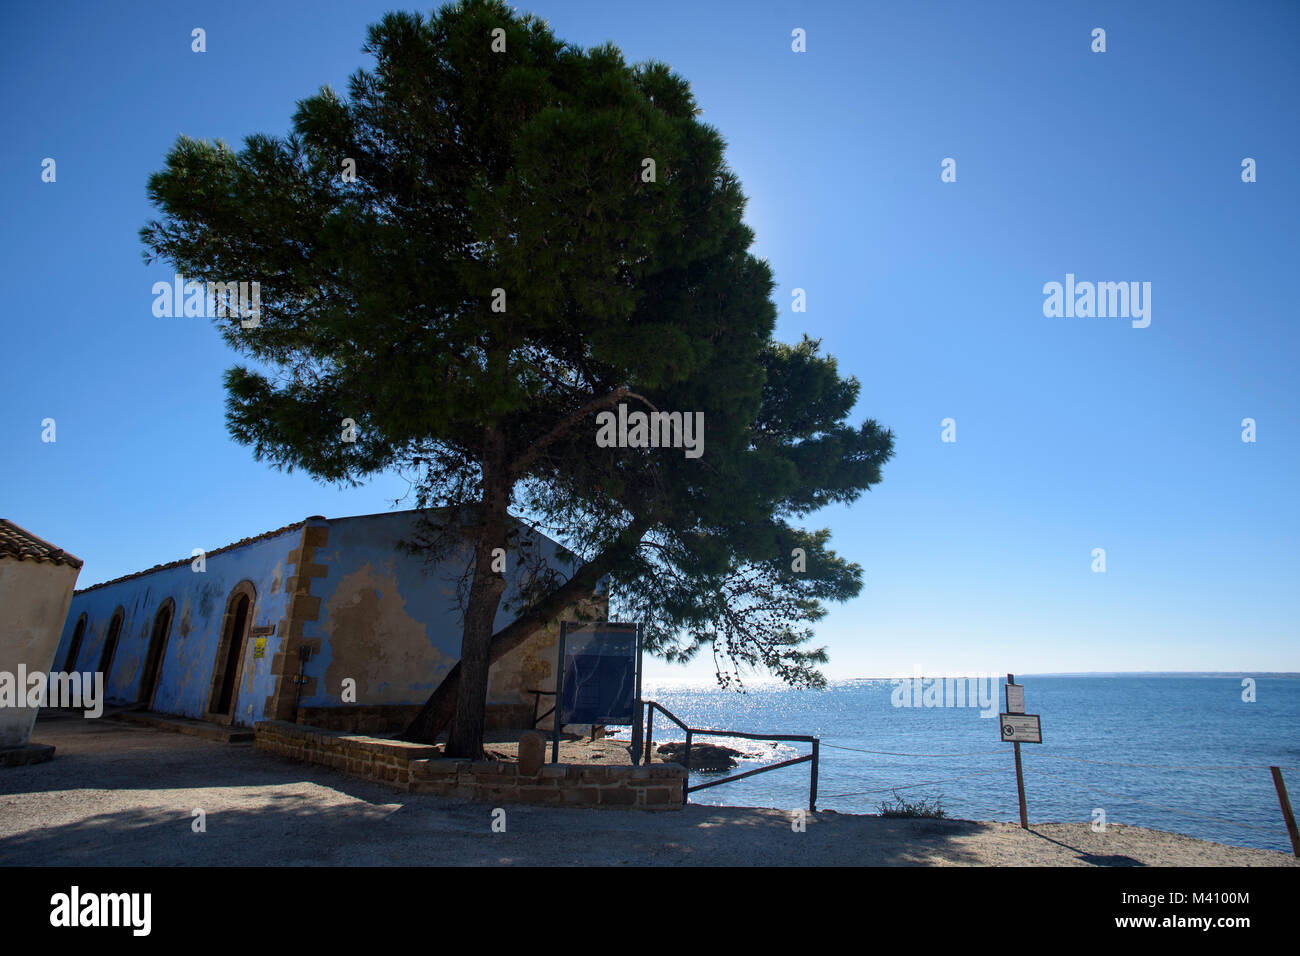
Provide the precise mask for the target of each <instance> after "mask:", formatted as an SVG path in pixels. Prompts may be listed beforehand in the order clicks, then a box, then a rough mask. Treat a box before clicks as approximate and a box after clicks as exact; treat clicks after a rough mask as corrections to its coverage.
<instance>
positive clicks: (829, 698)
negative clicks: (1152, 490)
mask: <svg viewBox="0 0 1300 956" xmlns="http://www.w3.org/2000/svg"><path fill="white" fill-rule="evenodd" d="M1004 680H1005V675H1003V677H1002V678H992V677H987V676H986V677H984V678H983V681H984V687H983V689H982V694H981V691H980V689H979V688H978V687H976V686H975V685H974V684H972V682H971V681H970V680H966V681H964V686H963V690H964V691H966V693H965V694H964V695H963V696H964V697H965V698H966V700H965V701H962V703H965V704H966V706H926V702H927V695H926V691H927V690H929V692H930V693H929V696H928V700H929V703H931V704H935V703H937V702H938V700H939V697H940V692H938V691H935V690H934V687H935V684H934V683H933V682H932V681H931V680H929V679H920V678H909V679H907V680H905V681H904V680H901V679H894V678H889V679H867V678H864V679H859V680H837V681H831V682H830V683H829V685H828V686H827V687H826V688H825V689H821V690H797V689H793V688H789V687H786V686H783V685H780V684H766V683H762V684H751V685H749V686H748V687H747V688H746V691H745V693H737V692H736V691H733V690H723V689H720V688H718V687H717V686H716V685H715V684H711V683H710V684H706V683H702V682H697V681H680V680H679V681H646V683H645V684H644V686H643V688H642V697H643V698H644V699H646V700H654V701H656V702H658V703H659V704H661V705H662V706H663V707H665V708H667V709H668V710H669V711H671V712H672V713H673V714H675V715H676V716H677V717H678V718H679V719H681V720H682V721H683V722H684V723H686V724H687V725H688V726H690V727H692V728H696V727H698V728H705V729H716V730H729V731H740V732H748V733H775V734H807V735H811V736H816V737H818V738H820V744H819V749H820V761H819V779H818V787H817V791H818V793H817V807H818V809H819V810H820V809H831V810H836V811H839V812H842V813H879V812H880V811H881V809H882V805H885V804H888V805H894V806H896V805H897V803H898V801H900V800H902V801H905V802H908V803H917V802H922V803H925V804H928V805H931V806H934V805H939V806H941V807H942V809H943V811H944V813H945V814H946V815H947V816H949V817H952V818H956V819H966V820H1005V821H1018V820H1019V809H1018V800H1017V793H1016V773H1015V760H1014V756H1013V746H1012V744H1010V743H1004V742H1003V740H1002V738H1001V721H1000V720H999V718H998V716H997V714H998V713H999V712H1000V711H1001V710H1002V709H1003V703H1004V699H1005V698H1004V696H1003V695H1004V690H1003V684H1004ZM1016 682H1017V683H1018V684H1020V685H1021V686H1022V687H1023V688H1024V694H1025V711H1026V713H1029V714H1037V715H1038V716H1039V719H1040V726H1041V733H1042V743H1041V744H1038V743H1024V744H1021V755H1022V763H1023V767H1024V783H1025V799H1026V804H1027V808H1028V816H1029V821H1030V823H1031V824H1033V823H1058V822H1073V823H1088V824H1092V825H1093V826H1094V827H1095V826H1097V825H1099V824H1103V823H1104V824H1131V825H1136V826H1143V827H1151V828H1154V829H1159V830H1167V831H1173V832H1177V833H1184V834H1187V835H1189V836H1194V837H1198V838H1201V839H1204V840H1213V841H1215V842H1218V843H1226V844H1230V845H1233V846H1245V847H1258V848H1263V849H1270V850H1282V851H1285V852H1290V851H1291V844H1290V840H1289V838H1288V835H1287V829H1286V825H1285V822H1284V820H1283V816H1282V812H1281V809H1280V807H1279V803H1278V797H1277V792H1276V790H1275V788H1274V785H1273V778H1272V775H1271V773H1270V771H1269V767H1270V766H1278V767H1281V768H1282V772H1283V779H1284V780H1285V781H1286V783H1287V785H1288V787H1289V789H1290V795H1291V801H1292V805H1293V806H1295V807H1296V808H1297V810H1300V675H1290V674H1288V675H1252V674H1114V675H1103V674H1086V675H1071V674H1059V675H1041V676H1035V675H1017V677H1016ZM945 689H946V690H947V700H948V702H950V703H951V704H954V705H955V704H957V703H958V701H957V700H956V699H955V697H956V694H955V692H956V690H957V688H956V685H955V683H954V684H950V685H948V686H947V687H946V688H945ZM972 702H973V704H974V706H971V703H972ZM917 705H919V706H917ZM986 714H987V715H988V716H985V715H986ZM611 732H612V733H613V735H614V736H618V737H628V736H630V730H629V729H627V728H617V729H615V728H611ZM683 739H685V735H684V733H683V732H682V731H681V730H680V729H678V728H677V727H675V726H672V725H671V724H669V723H668V722H667V721H666V720H665V719H664V718H663V716H662V715H659V714H656V716H655V723H654V745H655V746H658V745H659V744H661V743H664V742H667V741H672V740H683ZM694 739H695V740H698V741H702V742H710V743H719V744H723V745H725V746H730V747H732V748H734V749H737V750H740V751H743V752H744V753H745V754H746V755H747V756H745V757H743V758H741V759H740V761H739V766H737V767H736V768H735V769H733V770H730V771H725V772H721V773H692V774H691V777H690V784H691V785H692V786H695V785H697V784H700V783H705V782H708V781H711V780H717V779H719V778H721V777H722V776H725V775H728V774H737V773H742V772H744V771H746V770H752V769H755V768H757V767H761V766H765V765H768V764H773V763H778V762H780V761H782V760H788V759H791V758H793V757H797V756H799V755H801V754H805V753H808V752H810V750H811V746H810V745H809V744H806V743H798V742H796V743H787V742H774V741H753V740H746V739H741V738H729V737H726V736H723V737H695V738H694ZM809 778H810V774H809V764H807V763H804V764H798V765H795V766H793V767H782V768H779V769H776V770H773V771H771V772H770V773H761V774H757V775H755V776H753V777H748V778H746V779H743V780H737V781H735V782H731V783H726V784H722V785H720V786H716V787H711V788H708V789H704V790H698V791H695V792H693V793H691V794H690V800H691V802H692V803H701V804H713V805H729V806H750V807H775V808H783V809H790V810H793V809H796V808H800V807H802V808H806V807H807V806H808V798H809Z"/></svg>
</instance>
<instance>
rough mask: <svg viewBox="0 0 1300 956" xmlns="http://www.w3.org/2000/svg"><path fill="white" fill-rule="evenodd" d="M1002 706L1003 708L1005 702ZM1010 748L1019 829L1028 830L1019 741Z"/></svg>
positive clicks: (1013, 679) (1011, 678)
mask: <svg viewBox="0 0 1300 956" xmlns="http://www.w3.org/2000/svg"><path fill="white" fill-rule="evenodd" d="M1015 682H1016V675H1015V674H1008V675H1007V683H1008V684H1014V683H1015ZM1003 706H1005V701H1004V702H1003ZM1012 746H1013V747H1015V748H1016V793H1017V794H1018V795H1019V796H1020V829H1022V830H1028V829H1029V811H1028V810H1026V809H1025V771H1024V769H1023V768H1022V767H1021V765H1020V741H1018V740H1017V741H1015V743H1013V744H1012Z"/></svg>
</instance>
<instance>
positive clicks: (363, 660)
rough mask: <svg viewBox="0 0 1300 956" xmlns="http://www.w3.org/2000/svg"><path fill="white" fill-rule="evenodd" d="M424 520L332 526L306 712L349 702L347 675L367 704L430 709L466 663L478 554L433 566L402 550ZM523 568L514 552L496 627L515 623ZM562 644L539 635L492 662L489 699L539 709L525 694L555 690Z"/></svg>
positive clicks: (553, 548) (559, 564)
mask: <svg viewBox="0 0 1300 956" xmlns="http://www.w3.org/2000/svg"><path fill="white" fill-rule="evenodd" d="M417 520H418V516H417V514H416V513H414V512H409V511H407V512H392V513H389V514H379V515H367V516H362V517H356V518H337V519H332V520H331V521H330V522H329V542H328V544H327V545H325V546H324V547H322V548H320V549H318V550H317V552H316V557H315V560H316V561H317V562H318V563H321V564H324V565H326V566H327V567H328V568H329V574H328V575H327V576H326V577H324V578H322V579H318V580H316V581H314V582H313V587H312V594H313V595H314V596H319V597H320V598H321V610H320V615H319V618H318V620H316V621H315V622H311V623H308V624H307V625H306V627H305V629H304V637H308V638H320V639H321V642H322V643H321V652H320V653H319V654H318V655H316V656H315V657H313V658H312V659H311V661H310V662H308V665H307V670H306V674H307V675H308V676H314V677H316V678H317V681H316V692H315V693H314V694H312V695H311V696H307V695H306V694H304V695H303V698H302V706H303V707H327V706H340V705H343V706H348V704H344V702H343V701H342V699H341V692H342V689H343V680H344V679H345V678H352V679H353V680H355V681H356V701H355V704H356V705H358V706H376V705H397V704H422V703H424V701H425V700H426V699H427V698H428V696H429V694H431V693H432V692H433V690H434V688H435V687H437V685H438V684H439V683H440V682H441V681H442V678H443V677H444V676H445V675H446V673H447V671H448V670H450V669H451V667H452V666H453V665H455V663H456V661H458V660H459V659H460V642H461V636H462V631H461V617H460V610H459V606H458V604H457V601H456V585H457V581H458V579H459V576H460V574H461V572H462V570H463V569H464V568H465V566H466V563H467V562H468V560H469V555H468V552H465V553H464V554H463V555H461V556H459V557H450V558H448V559H447V560H446V561H444V562H443V563H442V564H441V565H439V566H438V567H437V568H436V569H429V568H426V566H425V563H424V561H423V559H422V558H420V557H418V556H415V555H409V554H406V553H405V552H403V551H402V550H401V549H399V548H398V542H399V541H401V540H403V539H407V540H409V539H411V538H412V537H413V536H414V535H415V534H416V533H417V530H418V525H417ZM533 539H534V541H535V546H536V547H537V549H538V550H539V551H540V553H541V554H543V555H544V556H545V558H546V561H547V562H548V564H550V565H551V566H552V567H555V568H556V569H557V570H559V571H561V572H562V574H563V575H564V577H567V576H568V575H569V574H570V573H572V566H571V565H570V564H569V563H568V562H567V561H565V560H564V559H563V558H561V557H560V556H559V552H558V550H557V549H558V546H557V545H556V544H555V542H553V541H551V540H550V539H549V538H546V537H545V536H544V535H541V534H538V533H536V532H533ZM516 567H517V562H516V560H515V556H514V555H513V554H511V555H508V556H507V560H506V577H507V580H508V581H509V587H508V589H507V592H506V595H505V597H504V599H503V601H502V607H501V608H500V609H499V610H498V612H497V617H496V621H495V629H500V628H502V627H505V626H506V625H507V624H509V623H510V622H511V621H512V620H514V618H515V614H514V613H512V611H511V610H510V609H509V608H508V607H507V606H506V605H507V604H508V603H511V602H515V601H517V600H518V597H519V588H518V582H517V581H516V580H514V574H515V572H516ZM555 641H556V638H555V635H554V634H550V635H545V634H543V635H539V637H537V638H534V639H532V640H530V641H529V642H528V643H527V644H526V645H524V646H523V647H521V648H518V649H517V650H515V651H514V652H512V653H511V654H510V655H508V656H507V657H506V658H505V659H503V660H501V661H500V662H498V663H497V664H495V665H493V668H492V673H491V684H490V688H489V694H488V703H489V704H490V705H508V706H512V707H525V706H526V707H527V708H531V706H532V702H533V698H532V695H531V694H524V693H523V691H525V690H527V689H528V688H532V687H547V686H549V687H554V676H553V674H552V673H551V672H552V671H553V669H554V660H555ZM548 644H549V648H550V652H549V656H547V653H546V647H547V646H548ZM546 706H549V705H546V704H544V705H543V707H542V709H543V710H545V709H546Z"/></svg>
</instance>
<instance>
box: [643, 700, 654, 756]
mask: <svg viewBox="0 0 1300 956" xmlns="http://www.w3.org/2000/svg"><path fill="white" fill-rule="evenodd" d="M654 733H655V705H654V701H650V702H649V703H647V704H646V705H645V762H646V763H647V764H648V763H649V762H650V760H651V757H650V755H651V754H653V753H654V750H653V749H652V747H653V743H654Z"/></svg>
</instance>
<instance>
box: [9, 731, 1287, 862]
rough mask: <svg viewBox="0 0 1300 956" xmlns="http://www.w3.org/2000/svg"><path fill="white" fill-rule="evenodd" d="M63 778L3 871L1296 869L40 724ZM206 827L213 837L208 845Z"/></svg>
mask: <svg viewBox="0 0 1300 956" xmlns="http://www.w3.org/2000/svg"><path fill="white" fill-rule="evenodd" d="M33 740H35V741H37V742H40V743H49V744H54V745H55V746H56V747H57V748H58V751H57V755H56V756H55V758H54V760H53V761H50V762H48V763H45V764H38V765H35V766H30V767H15V768H7V769H5V770H4V771H0V865H4V866H22V865H51V864H57V865H67V866H96V865H150V866H160V865H161V866H171V865H252V866H276V865H282V866H294V865H322V864H323V865H331V864H341V865H350V866H368V865H375V866H392V865H402V866H406V865H421V864H431V865H441V866H447V865H500V864H506V865H509V864H514V865H556V864H559V865H599V864H634V865H651V866H657V865H676V866H681V865H694V864H701V865H724V866H725V865H738V866H781V865H846V866H862V865H938V866H967V865H976V866H980V865H1006V864H1014V865H1031V866H1039V865H1046V866H1205V865H1209V866H1217V865H1223V866H1260V865H1263V866H1295V865H1296V864H1297V861H1296V860H1294V859H1293V858H1292V857H1290V856H1287V855H1285V854H1282V853H1275V852H1272V851H1268V850H1250V849H1240V848H1236V847H1228V846H1223V845H1221V844H1217V843H1208V842H1205V841H1203V840H1196V839H1193V838H1191V837H1186V836H1181V835H1178V834H1173V833H1162V832H1160V831H1155V830H1145V829H1142V828H1139V827H1127V826H1118V825H1111V826H1110V827H1108V828H1107V830H1106V832H1105V833H1104V834H1099V833H1093V832H1092V831H1091V830H1090V829H1089V828H1088V826H1087V825H1086V824H1044V825H1039V826H1035V827H1034V828H1033V829H1031V830H1029V831H1023V830H1021V829H1019V827H1017V826H1015V825H1014V824H1010V823H971V822H965V821H930V820H885V819H881V818H879V817H873V816H857V815H850V814H841V813H834V812H831V811H823V812H819V813H816V814H809V815H807V820H806V832H803V833H797V832H794V831H793V829H792V827H791V822H792V819H793V815H792V814H791V813H790V812H788V811H784V810H759V809H748V808H738V807H707V806H699V805H693V806H689V807H686V808H684V809H683V810H681V811H670V812H660V813H638V812H628V811H616V810H579V809H559V808H542V807H506V808H505V809H506V832H505V833H494V832H492V828H491V811H492V808H491V807H488V806H486V805H480V804H470V803H465V802H462V801H457V800H451V799H446V798H440V797H433V796H415V795H411V794H405V793H399V792H396V791H392V790H388V789H386V788H384V787H381V786H379V785H377V784H372V783H369V782H367V781H363V780H357V779H354V778H350V777H347V776H345V775H343V774H339V773H335V772H333V771H330V770H326V769H324V768H319V767H308V766H305V765H302V764H295V763H292V762H289V761H285V760H282V759H280V758H277V757H272V756H270V755H267V754H264V753H261V752H258V751H255V750H253V748H252V745H251V744H220V743H214V742H211V741H207V740H202V739H199V738H195V737H189V736H184V735H181V734H172V733H167V732H164V731H159V730H154V729H151V728H146V727H137V726H132V725H129V724H125V723H117V722H113V721H107V720H83V719H81V718H70V719H64V720H54V721H48V722H47V721H44V720H42V721H41V722H39V723H38V724H37V729H36V733H35V734H33ZM196 808H198V809H201V810H203V811H204V813H205V822H206V832H204V833H195V832H194V831H193V829H192V821H193V819H194V817H193V811H194V810H195V809H196Z"/></svg>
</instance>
